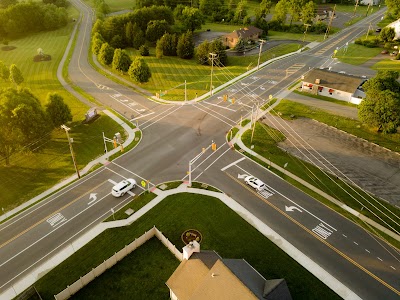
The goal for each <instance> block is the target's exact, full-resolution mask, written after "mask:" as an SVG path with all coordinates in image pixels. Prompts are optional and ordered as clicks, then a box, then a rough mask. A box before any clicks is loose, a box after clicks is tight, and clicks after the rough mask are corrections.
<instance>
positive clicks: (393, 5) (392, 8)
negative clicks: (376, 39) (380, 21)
mask: <svg viewBox="0 0 400 300" xmlns="http://www.w3.org/2000/svg"><path fill="white" fill-rule="evenodd" d="M385 4H386V6H387V7H388V10H387V12H386V13H387V14H388V15H389V16H392V17H393V18H395V19H398V18H400V0H385Z"/></svg>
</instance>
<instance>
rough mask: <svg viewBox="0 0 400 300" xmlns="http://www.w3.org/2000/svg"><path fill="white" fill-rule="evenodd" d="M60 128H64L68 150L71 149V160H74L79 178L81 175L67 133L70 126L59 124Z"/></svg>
mask: <svg viewBox="0 0 400 300" xmlns="http://www.w3.org/2000/svg"><path fill="white" fill-rule="evenodd" d="M61 128H62V129H64V130H65V133H66V134H67V139H68V144H69V150H70V151H71V156H72V161H73V162H74V166H75V171H76V175H78V178H81V175H80V174H79V170H78V166H77V165H76V161H75V155H74V150H73V149H72V144H71V139H70V138H69V134H68V131H70V130H71V128H69V127H67V126H65V125H61Z"/></svg>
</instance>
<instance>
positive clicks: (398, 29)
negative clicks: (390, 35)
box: [386, 19, 400, 40]
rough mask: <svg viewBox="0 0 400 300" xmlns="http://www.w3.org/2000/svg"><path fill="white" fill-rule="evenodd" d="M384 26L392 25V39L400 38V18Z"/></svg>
mask: <svg viewBox="0 0 400 300" xmlns="http://www.w3.org/2000/svg"><path fill="white" fill-rule="evenodd" d="M386 27H392V28H393V29H394V33H395V36H394V39H395V40H398V39H400V19H398V20H397V21H394V22H392V23H390V24H389V25H387V26H386Z"/></svg>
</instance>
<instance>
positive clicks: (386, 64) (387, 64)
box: [372, 56, 400, 71]
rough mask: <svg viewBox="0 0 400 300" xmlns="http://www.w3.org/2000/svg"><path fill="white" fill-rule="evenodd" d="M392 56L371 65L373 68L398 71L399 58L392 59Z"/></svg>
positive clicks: (399, 67)
mask: <svg viewBox="0 0 400 300" xmlns="http://www.w3.org/2000/svg"><path fill="white" fill-rule="evenodd" d="M391 58H393V57H392V56H388V58H387V59H384V60H381V61H379V62H377V63H376V64H374V65H373V66H372V69H374V70H391V71H400V60H392V59H391Z"/></svg>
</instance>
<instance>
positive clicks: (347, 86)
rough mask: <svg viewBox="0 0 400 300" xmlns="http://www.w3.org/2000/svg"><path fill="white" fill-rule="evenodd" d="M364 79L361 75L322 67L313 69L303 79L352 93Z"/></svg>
mask: <svg viewBox="0 0 400 300" xmlns="http://www.w3.org/2000/svg"><path fill="white" fill-rule="evenodd" d="M317 79H319V83H317V82H316V80H317ZM363 81H364V79H363V78H360V77H356V76H353V75H347V74H341V73H336V72H332V71H328V70H322V69H312V70H311V71H310V72H308V73H307V75H305V76H304V79H303V82H308V83H311V84H316V85H319V86H324V87H327V88H331V89H335V90H339V91H343V92H347V93H352V94H353V93H354V92H355V91H356V89H357V88H358V87H359V86H360V84H361V83H362V82H363Z"/></svg>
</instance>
